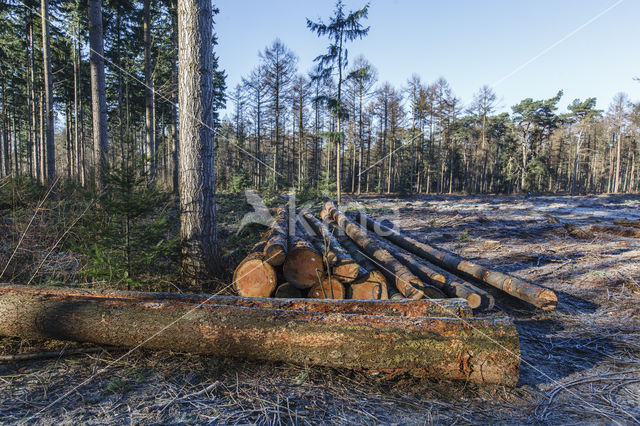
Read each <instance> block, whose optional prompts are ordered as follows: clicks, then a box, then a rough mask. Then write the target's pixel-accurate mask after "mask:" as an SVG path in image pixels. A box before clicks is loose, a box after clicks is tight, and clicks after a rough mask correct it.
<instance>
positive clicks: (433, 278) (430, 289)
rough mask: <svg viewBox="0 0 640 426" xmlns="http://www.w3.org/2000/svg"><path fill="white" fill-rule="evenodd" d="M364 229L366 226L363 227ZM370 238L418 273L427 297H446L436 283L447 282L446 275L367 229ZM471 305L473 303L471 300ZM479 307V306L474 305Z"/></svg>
mask: <svg viewBox="0 0 640 426" xmlns="http://www.w3.org/2000/svg"><path fill="white" fill-rule="evenodd" d="M363 230H364V228H363ZM365 232H367V235H368V236H369V238H371V240H372V241H374V242H375V243H376V244H377V245H379V246H380V248H382V249H384V250H387V251H388V252H389V253H391V254H392V255H393V256H394V257H395V258H396V259H398V261H399V262H400V263H402V264H403V265H404V266H406V267H407V268H409V270H410V271H411V272H413V273H414V274H416V276H417V277H418V278H420V279H421V280H422V287H420V289H421V290H422V291H423V292H424V294H425V296H426V297H429V298H430V299H444V298H446V297H447V296H446V295H445V294H444V293H443V292H442V291H441V290H440V287H439V286H437V285H436V284H435V283H441V282H446V277H445V276H444V275H442V274H440V273H438V272H436V271H435V270H433V269H431V268H429V267H428V266H427V265H424V264H423V263H422V262H417V261H416V259H414V258H413V257H412V256H411V255H410V254H409V253H407V252H406V251H404V250H402V249H401V248H399V247H397V246H394V245H393V244H389V243H388V242H386V241H384V240H382V239H381V238H379V237H378V236H377V235H376V234H374V233H373V232H370V231H366V230H365ZM427 283H433V284H434V285H430V284H427ZM469 304H470V305H473V304H472V303H471V302H469ZM472 307H477V306H472Z"/></svg>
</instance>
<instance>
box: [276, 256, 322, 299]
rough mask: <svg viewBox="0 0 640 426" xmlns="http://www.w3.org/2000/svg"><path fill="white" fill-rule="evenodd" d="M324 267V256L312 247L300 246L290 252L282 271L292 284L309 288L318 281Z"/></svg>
mask: <svg viewBox="0 0 640 426" xmlns="http://www.w3.org/2000/svg"><path fill="white" fill-rule="evenodd" d="M322 268H323V265H322V256H320V255H319V254H318V253H317V252H316V251H315V250H312V249H311V248H308V247H300V248H296V249H293V250H291V251H290V252H289V254H288V255H287V259H286V260H285V262H284V266H283V268H282V272H283V275H284V279H285V280H287V281H288V282H289V283H290V284H291V285H293V286H295V287H297V288H299V289H307V288H310V287H312V286H313V285H315V284H317V283H318V280H319V274H320V273H321V271H322Z"/></svg>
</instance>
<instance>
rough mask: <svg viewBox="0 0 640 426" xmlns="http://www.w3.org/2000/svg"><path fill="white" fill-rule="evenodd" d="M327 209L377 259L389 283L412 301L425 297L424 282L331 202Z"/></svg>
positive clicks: (362, 247)
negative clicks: (422, 288)
mask: <svg viewBox="0 0 640 426" xmlns="http://www.w3.org/2000/svg"><path fill="white" fill-rule="evenodd" d="M325 209H326V210H327V211H328V212H329V214H330V215H331V217H333V219H334V220H335V221H336V223H337V224H338V226H339V227H340V228H341V229H342V230H343V231H344V232H345V233H346V234H347V235H348V236H349V238H351V239H352V240H353V241H354V242H355V243H356V244H357V245H358V246H359V247H360V248H361V249H362V250H363V251H364V252H365V253H367V254H368V255H369V256H371V257H373V258H374V259H376V261H377V262H379V263H380V264H381V266H382V267H383V269H382V270H381V272H382V273H383V274H385V276H386V278H387V280H388V282H392V283H393V284H394V285H395V287H396V288H397V289H398V291H399V292H400V293H402V295H403V296H405V297H408V298H410V299H420V298H421V297H424V292H423V291H422V290H420V287H422V282H421V281H420V280H419V279H418V278H417V277H416V276H415V275H413V274H412V273H411V271H409V269H407V267H406V266H404V265H403V264H402V263H400V262H399V261H398V260H397V259H396V258H395V257H393V255H392V254H391V253H389V252H388V251H387V250H384V249H382V248H380V247H379V246H378V245H377V244H376V243H375V242H374V241H373V240H372V239H371V238H369V236H368V235H367V233H366V231H365V230H363V229H362V228H361V227H360V225H358V224H357V223H354V222H353V221H352V220H351V219H349V218H348V217H347V216H345V215H344V213H342V212H341V211H340V210H338V209H337V208H336V206H335V205H334V204H333V202H331V201H327V202H326V204H325Z"/></svg>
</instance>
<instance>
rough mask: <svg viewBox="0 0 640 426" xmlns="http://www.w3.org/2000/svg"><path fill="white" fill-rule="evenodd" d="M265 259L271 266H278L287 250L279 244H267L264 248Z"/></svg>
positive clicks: (282, 261)
mask: <svg viewBox="0 0 640 426" xmlns="http://www.w3.org/2000/svg"><path fill="white" fill-rule="evenodd" d="M264 257H265V261H266V262H268V263H269V264H271V265H273V266H279V265H282V264H283V263H284V261H285V260H286V258H287V252H286V251H284V249H283V248H282V246H280V245H267V246H266V247H265V250H264Z"/></svg>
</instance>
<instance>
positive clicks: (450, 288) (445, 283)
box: [369, 231, 495, 310]
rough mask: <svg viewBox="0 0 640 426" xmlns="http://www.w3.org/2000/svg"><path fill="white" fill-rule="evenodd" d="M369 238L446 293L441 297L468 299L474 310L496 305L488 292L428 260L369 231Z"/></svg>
mask: <svg viewBox="0 0 640 426" xmlns="http://www.w3.org/2000/svg"><path fill="white" fill-rule="evenodd" d="M369 236H370V237H371V238H372V239H374V240H375V241H376V243H377V244H379V245H380V247H382V248H384V249H386V250H388V251H389V252H390V253H393V255H394V256H395V257H396V259H398V260H399V261H400V262H402V264H403V265H405V266H406V267H407V268H409V270H410V271H411V272H413V273H414V274H416V276H417V277H418V278H420V279H421V280H423V281H424V282H428V283H431V284H432V285H433V286H434V287H437V288H438V289H439V290H438V291H440V290H441V291H442V292H444V294H442V293H440V294H441V296H440V297H447V296H449V297H460V298H463V299H466V300H467V302H469V306H471V308H473V309H478V308H482V309H484V310H490V309H493V306H494V303H495V302H494V299H493V296H492V295H490V294H489V293H487V292H486V291H484V290H481V289H479V288H478V287H476V286H474V285H473V284H471V283H469V282H467V281H465V280H463V279H460V278H459V277H458V276H456V275H454V274H452V273H450V272H447V271H445V270H444V269H442V268H439V267H438V266H436V265H433V264H431V263H429V262H427V261H426V260H422V259H420V258H418V257H417V256H415V255H413V254H411V253H410V252H408V251H407V250H404V249H403V248H401V247H398V246H395V245H393V244H392V243H391V242H389V241H387V240H384V239H383V238H381V237H378V236H377V235H375V234H374V233H373V232H371V231H369ZM424 291H425V294H428V293H427V290H424ZM432 294H433V293H432ZM445 295H446V296H445ZM436 297H437V295H434V296H433V298H436Z"/></svg>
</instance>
